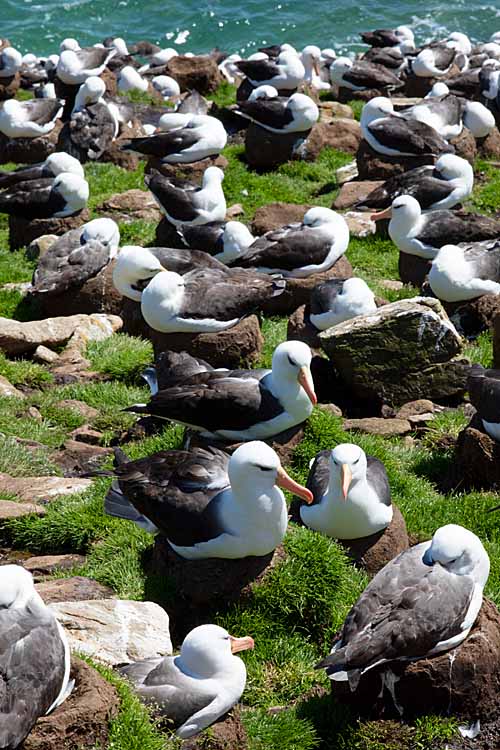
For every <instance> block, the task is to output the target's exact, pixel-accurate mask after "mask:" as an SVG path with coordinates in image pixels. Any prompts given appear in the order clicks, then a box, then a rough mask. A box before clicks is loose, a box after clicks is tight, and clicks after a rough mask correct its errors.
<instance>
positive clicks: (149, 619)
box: [50, 599, 172, 666]
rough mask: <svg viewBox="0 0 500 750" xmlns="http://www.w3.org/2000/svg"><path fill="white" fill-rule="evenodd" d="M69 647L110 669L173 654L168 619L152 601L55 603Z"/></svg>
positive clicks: (56, 612) (55, 610)
mask: <svg viewBox="0 0 500 750" xmlns="http://www.w3.org/2000/svg"><path fill="white" fill-rule="evenodd" d="M50 608H51V609H52V611H53V612H54V614H55V615H56V617H57V619H58V620H59V622H60V623H61V625H62V626H63V627H64V630H65V632H66V635H67V636H68V641H69V645H70V648H71V649H72V650H74V651H79V652H81V653H83V654H86V655H87V656H91V657H97V658H98V659H99V660H100V661H104V662H106V663H107V664H110V665H111V666H114V665H116V664H125V663H130V662H132V661H138V660H139V659H146V658H148V657H155V656H165V655H167V654H171V653H172V643H171V641H170V634H169V617H168V615H167V613H166V612H165V610H163V609H162V608H161V607H160V606H158V604H154V603H153V602H136V601H128V600H123V599H92V600H90V601H78V602H54V603H53V604H51V605H50Z"/></svg>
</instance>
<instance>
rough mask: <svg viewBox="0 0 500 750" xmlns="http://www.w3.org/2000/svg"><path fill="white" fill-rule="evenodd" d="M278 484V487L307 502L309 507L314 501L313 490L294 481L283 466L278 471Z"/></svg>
mask: <svg viewBox="0 0 500 750" xmlns="http://www.w3.org/2000/svg"><path fill="white" fill-rule="evenodd" d="M276 484H277V485H278V487H283V489H284V490H288V491H289V492H292V493H293V494H294V495H297V496H298V497H301V498H302V500H305V501H306V503H307V504H308V505H310V504H311V503H312V501H313V500H314V497H313V494H312V492H311V490H308V489H307V487H302V485H301V484H299V483H298V482H296V481H295V480H294V479H292V477H290V476H288V474H287V473H286V471H285V470H284V468H283V467H282V466H280V467H279V469H278V476H277V477H276Z"/></svg>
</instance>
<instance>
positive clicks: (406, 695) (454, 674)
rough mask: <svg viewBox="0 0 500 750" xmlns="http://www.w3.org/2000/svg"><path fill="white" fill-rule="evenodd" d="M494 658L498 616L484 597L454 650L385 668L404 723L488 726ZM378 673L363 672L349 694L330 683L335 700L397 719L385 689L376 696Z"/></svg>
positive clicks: (493, 706) (497, 674) (498, 679)
mask: <svg viewBox="0 0 500 750" xmlns="http://www.w3.org/2000/svg"><path fill="white" fill-rule="evenodd" d="M499 660H500V614H499V612H498V610H497V608H496V607H495V605H494V604H493V602H491V601H489V600H487V599H485V600H484V602H483V606H482V608H481V611H480V613H479V615H478V618H477V620H476V623H475V625H474V626H473V628H472V630H471V633H470V635H469V637H468V638H467V639H466V640H465V641H464V642H463V643H461V644H460V646H458V648H456V649H454V650H453V651H448V652H445V653H443V654H440V655H438V656H435V657H433V658H432V659H420V660H419V661H415V662H411V663H409V664H398V663H397V662H393V663H392V664H391V665H390V666H391V670H392V671H393V672H394V673H395V675H396V678H397V681H396V684H395V686H394V697H395V699H396V701H397V702H398V704H399V705H400V707H401V708H402V710H403V715H404V716H405V718H407V719H408V718H412V717H415V716H420V715H427V714H431V713H432V714H437V713H440V714H445V715H450V714H451V715H454V716H460V718H461V719H462V720H463V719H468V720H470V721H476V720H477V719H480V720H481V722H483V721H486V722H487V721H489V720H491V717H492V716H496V715H497V710H498V692H499V690H500V670H499V668H498V664H499ZM383 670H384V667H383V666H382V667H375V668H373V669H371V670H370V671H368V672H366V673H365V674H364V675H363V676H362V677H361V680H360V682H359V685H358V687H357V689H356V690H355V692H353V693H351V691H350V689H349V685H348V683H347V682H332V693H333V694H334V696H335V700H336V701H340V702H342V703H347V704H348V705H350V706H353V707H354V708H355V710H356V711H360V712H361V713H362V714H364V715H366V714H370V715H371V716H372V717H373V716H377V715H379V716H380V715H382V714H383V715H384V717H385V718H387V715H389V716H391V715H392V716H397V718H398V719H399V718H400V717H399V714H398V713H397V711H396V708H395V706H394V701H393V698H392V697H391V694H390V692H389V690H384V691H383V693H382V695H381V692H380V689H381V672H383ZM493 746H494V745H491V747H493Z"/></svg>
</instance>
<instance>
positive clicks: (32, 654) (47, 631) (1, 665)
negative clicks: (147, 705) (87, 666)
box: [0, 565, 74, 748]
mask: <svg viewBox="0 0 500 750" xmlns="http://www.w3.org/2000/svg"><path fill="white" fill-rule="evenodd" d="M0 629H1V633H2V640H1V645H0V674H1V678H0V684H1V686H2V711H1V712H0V746H1V747H3V748H17V747H20V746H21V745H22V743H23V741H24V739H25V738H26V737H27V735H28V734H29V733H30V731H31V729H32V728H33V726H34V724H35V723H36V721H37V720H38V719H39V718H40V717H41V716H46V715H47V714H48V713H50V712H51V711H53V710H54V709H55V708H56V707H57V706H59V705H61V703H62V702H63V701H64V700H65V699H66V698H67V697H68V695H69V694H70V693H71V690H72V689H73V684H74V682H73V680H70V679H69V673H70V653H69V646H68V642H67V640H66V636H65V634H64V631H63V629H62V627H61V626H60V625H59V623H58V622H57V620H56V618H55V616H54V613H53V612H52V611H51V610H50V609H49V608H48V607H47V606H46V605H45V604H44V602H43V600H42V598H41V597H40V595H39V594H38V592H37V591H35V587H34V584H33V577H32V575H31V573H29V571H27V570H25V569H24V568H22V567H21V566H20V565H4V566H2V568H0Z"/></svg>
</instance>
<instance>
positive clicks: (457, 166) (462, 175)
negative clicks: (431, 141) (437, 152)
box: [434, 154, 474, 190]
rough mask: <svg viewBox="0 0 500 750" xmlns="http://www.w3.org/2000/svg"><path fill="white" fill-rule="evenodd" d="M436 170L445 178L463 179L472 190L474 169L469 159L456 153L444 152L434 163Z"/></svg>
mask: <svg viewBox="0 0 500 750" xmlns="http://www.w3.org/2000/svg"><path fill="white" fill-rule="evenodd" d="M434 170H435V171H436V172H438V173H439V175H440V176H442V177H443V178H444V179H445V180H449V181H451V180H463V182H465V184H466V186H467V188H468V189H469V190H472V186H473V184H474V171H473V169H472V167H471V165H470V164H469V162H468V161H467V159H462V157H460V156H456V155H455V154H443V155H442V156H440V157H439V159H438V160H437V162H436V164H435V165H434Z"/></svg>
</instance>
